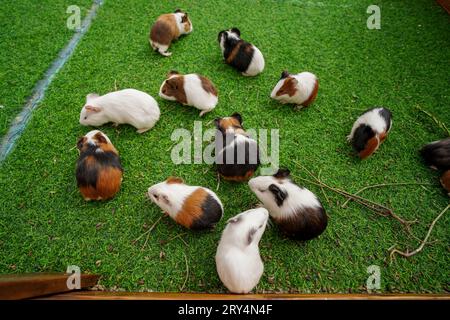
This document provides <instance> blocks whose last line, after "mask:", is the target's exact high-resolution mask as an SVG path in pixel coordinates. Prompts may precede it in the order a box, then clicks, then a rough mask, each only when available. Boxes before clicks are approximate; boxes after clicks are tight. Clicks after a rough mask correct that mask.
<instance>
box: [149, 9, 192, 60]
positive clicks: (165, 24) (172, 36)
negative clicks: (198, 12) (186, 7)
mask: <svg viewBox="0 0 450 320" xmlns="http://www.w3.org/2000/svg"><path fill="white" fill-rule="evenodd" d="M192 30H193V28H192V23H191V20H190V19H189V17H188V14H187V13H186V12H183V11H181V10H180V9H177V10H176V11H175V13H168V14H163V15H161V16H159V17H158V19H157V20H156V22H155V24H154V25H153V27H152V29H151V31H150V39H149V41H150V45H151V47H152V48H153V50H155V51H158V52H159V53H160V54H162V55H163V56H166V57H168V56H170V55H171V54H172V53H171V52H168V51H167V50H168V49H169V47H170V44H171V43H172V41H174V40H176V39H178V38H179V37H180V36H181V35H183V34H188V33H191V32H192Z"/></svg>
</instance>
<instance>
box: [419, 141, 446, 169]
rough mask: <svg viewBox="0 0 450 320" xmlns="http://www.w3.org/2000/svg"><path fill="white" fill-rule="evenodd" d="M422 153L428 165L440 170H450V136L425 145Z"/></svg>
mask: <svg viewBox="0 0 450 320" xmlns="http://www.w3.org/2000/svg"><path fill="white" fill-rule="evenodd" d="M420 154H421V155H422V158H423V160H424V161H425V163H426V164H427V165H428V166H430V167H432V168H434V169H438V170H450V138H446V139H442V140H439V141H434V142H431V143H429V144H427V145H425V146H424V147H423V148H422V149H421V150H420Z"/></svg>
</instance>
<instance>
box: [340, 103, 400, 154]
mask: <svg viewBox="0 0 450 320" xmlns="http://www.w3.org/2000/svg"><path fill="white" fill-rule="evenodd" d="M391 125H392V114H391V111H390V110H389V109H387V108H383V107H375V108H371V109H369V110H367V111H364V113H363V114H362V115H361V116H360V117H359V118H358V119H357V120H356V121H355V123H354V124H353V127H352V131H351V132H350V134H349V135H348V136H347V140H348V141H349V142H350V143H351V144H352V146H353V149H355V151H356V152H358V155H359V157H360V158H361V159H366V158H368V157H369V156H371V155H372V154H373V153H374V152H375V151H376V150H377V149H378V147H379V146H380V144H381V143H382V142H383V141H384V140H385V139H386V137H387V135H388V133H389V130H391Z"/></svg>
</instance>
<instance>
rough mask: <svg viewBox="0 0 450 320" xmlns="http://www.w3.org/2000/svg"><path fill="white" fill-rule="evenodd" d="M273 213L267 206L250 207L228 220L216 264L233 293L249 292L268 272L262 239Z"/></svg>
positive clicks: (226, 285)
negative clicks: (260, 242) (263, 257)
mask: <svg viewBox="0 0 450 320" xmlns="http://www.w3.org/2000/svg"><path fill="white" fill-rule="evenodd" d="M268 217H269V214H268V212H267V210H266V209H264V208H257V209H252V210H248V211H245V212H242V213H240V214H238V215H237V216H235V217H233V218H231V219H230V220H228V223H227V226H226V227H225V230H224V231H223V233H222V237H221V238H220V242H219V246H218V247H217V252H216V268H217V273H218V274H219V278H220V280H221V281H222V283H223V284H224V285H225V287H227V288H228V290H230V291H231V292H233V293H248V292H250V291H252V290H253V288H254V287H255V286H256V285H257V284H258V282H259V280H260V279H261V276H262V274H263V272H264V265H263V262H262V260H261V256H260V255H259V247H258V244H259V241H260V240H261V237H262V235H263V233H264V230H265V229H266V224H267V219H268Z"/></svg>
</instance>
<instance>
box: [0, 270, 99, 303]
mask: <svg viewBox="0 0 450 320" xmlns="http://www.w3.org/2000/svg"><path fill="white" fill-rule="evenodd" d="M69 276H70V275H69V274H65V273H30V274H10V275H0V300H17V299H27V298H34V297H39V296H44V295H50V294H57V293H62V292H68V291H71V290H70V289H69V288H68V287H67V283H66V282H67V279H68V277H69ZM98 279H99V276H98V275H92V274H81V278H80V284H81V288H87V287H91V286H94V285H95V284H96V283H97V281H98Z"/></svg>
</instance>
